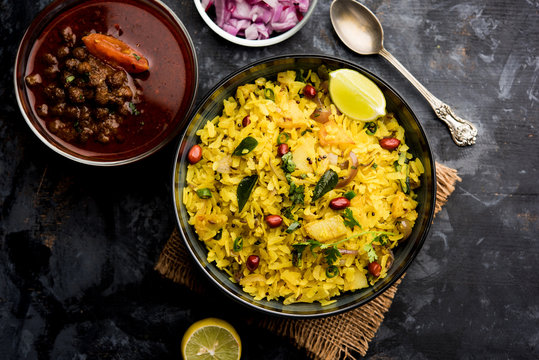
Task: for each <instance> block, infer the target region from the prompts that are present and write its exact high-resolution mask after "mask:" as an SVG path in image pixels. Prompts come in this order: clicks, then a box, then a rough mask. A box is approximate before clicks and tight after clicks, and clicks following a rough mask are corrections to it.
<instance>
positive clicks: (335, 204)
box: [329, 196, 350, 210]
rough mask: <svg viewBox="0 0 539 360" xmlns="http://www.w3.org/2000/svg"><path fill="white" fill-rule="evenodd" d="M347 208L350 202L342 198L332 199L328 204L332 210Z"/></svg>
mask: <svg viewBox="0 0 539 360" xmlns="http://www.w3.org/2000/svg"><path fill="white" fill-rule="evenodd" d="M349 206H350V200H348V199H347V198H345V197H344V196H341V197H338V198H335V199H332V200H331V201H330V202H329V207H330V208H332V209H333V210H342V209H346V208H347V207H349Z"/></svg>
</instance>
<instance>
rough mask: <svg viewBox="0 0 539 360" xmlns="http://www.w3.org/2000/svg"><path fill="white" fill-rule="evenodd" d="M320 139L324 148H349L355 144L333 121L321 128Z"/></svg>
mask: <svg viewBox="0 0 539 360" xmlns="http://www.w3.org/2000/svg"><path fill="white" fill-rule="evenodd" d="M318 137H319V139H320V145H322V146H328V145H337V146H343V145H344V146H348V145H353V144H354V140H353V139H352V138H351V137H350V136H348V134H347V133H346V131H345V130H344V129H342V128H341V127H340V126H339V125H337V123H336V122H335V121H333V120H332V121H328V122H327V123H326V124H325V125H324V126H322V127H321V128H320V131H319V132H318Z"/></svg>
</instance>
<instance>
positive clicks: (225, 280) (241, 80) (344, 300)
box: [172, 55, 436, 318]
mask: <svg viewBox="0 0 539 360" xmlns="http://www.w3.org/2000/svg"><path fill="white" fill-rule="evenodd" d="M322 64H325V65H326V66H327V67H328V68H331V69H338V68H350V69H355V70H357V71H359V72H360V73H362V74H364V75H365V76H367V77H368V78H370V79H371V80H372V81H374V82H375V83H376V84H377V85H378V86H379V87H380V89H381V90H382V92H383V93H384V95H385V97H386V103H387V111H388V112H392V113H394V114H395V116H396V117H397V119H398V120H399V123H400V124H401V125H402V126H403V127H404V129H405V132H406V143H407V145H408V146H409V147H410V152H411V153H412V154H413V155H414V156H416V157H418V158H419V159H421V161H422V162H423V164H424V167H425V173H424V174H423V175H422V179H421V184H422V185H421V187H420V188H419V189H416V193H417V195H418V197H417V201H418V203H419V205H418V207H417V212H418V218H417V221H416V224H415V226H414V229H413V232H412V235H411V236H410V237H409V238H408V240H407V241H406V242H405V243H404V244H401V245H400V246H398V247H397V248H396V249H395V250H394V255H395V262H394V265H393V266H392V267H391V269H390V270H389V271H388V274H387V276H386V277H385V278H384V279H382V280H380V281H379V282H377V283H376V284H375V285H374V286H371V287H368V288H365V289H361V290H357V291H355V292H346V293H344V294H342V295H340V296H338V297H336V298H335V300H337V301H336V302H334V303H332V304H330V305H326V306H321V305H320V304H318V303H312V304H305V303H295V304H291V305H283V303H282V302H280V301H267V300H254V299H253V297H251V296H250V295H248V294H247V293H245V292H244V291H243V290H242V289H241V287H240V285H238V284H235V283H233V282H232V281H230V280H229V275H228V274H226V273H225V272H223V271H221V270H219V269H218V268H217V267H216V266H215V264H214V263H209V262H208V261H207V258H206V255H207V250H206V247H205V245H204V243H203V242H201V241H199V240H198V237H197V234H196V233H195V231H194V229H193V228H192V226H190V225H189V224H188V220H189V215H188V213H187V211H186V209H185V206H184V205H183V202H182V192H183V188H184V187H185V186H186V180H185V177H186V174H187V165H188V161H187V152H188V150H189V149H190V148H191V147H192V146H193V145H195V144H196V143H197V142H198V139H197V135H196V131H197V130H198V129H201V128H202V127H204V125H205V123H206V121H207V120H208V119H213V118H215V117H216V116H219V115H220V114H221V112H222V110H223V100H224V99H226V98H228V97H230V96H233V95H234V94H235V92H236V88H237V87H238V86H240V85H243V84H245V83H249V82H253V81H254V80H255V79H257V78H259V77H265V78H266V79H271V78H276V75H277V73H279V72H281V71H285V70H298V69H304V70H308V69H311V70H314V71H316V69H317V68H318V67H319V66H320V65H322ZM172 188H173V197H174V205H175V209H176V217H177V221H178V225H179V229H180V232H181V234H182V237H183V239H184V241H185V244H186V245H187V248H188V249H189V251H190V253H191V255H192V256H193V258H194V259H195V261H196V263H197V264H198V266H199V267H200V270H201V271H202V272H203V273H204V274H205V275H206V276H207V277H208V278H209V279H210V280H211V282H213V283H214V284H215V285H217V287H219V288H220V289H221V290H223V291H224V292H225V293H226V294H228V295H229V296H231V297H232V298H234V299H235V300H237V301H239V302H240V303H242V304H244V305H247V306H249V307H251V308H254V309H257V310H260V311H262V312H265V313H269V314H274V315H281V316H288V317H296V318H310V317H319V316H326V315H331V314H336V313H340V312H343V311H347V310H350V309H352V308H355V307H357V306H360V305H363V304H365V303H367V302H369V301H371V300H372V299H374V298H375V297H376V296H378V295H379V294H381V293H382V292H383V291H384V290H386V289H387V288H388V287H390V286H391V285H392V284H393V283H394V282H395V281H396V280H397V279H399V278H400V277H401V276H402V274H403V273H404V271H405V270H406V268H407V267H408V266H409V265H410V264H411V262H412V261H413V260H414V258H415V257H416V255H417V253H418V252H419V250H420V249H421V246H422V245H423V242H424V241H425V238H426V236H427V233H428V230H429V227H430V224H431V221H432V216H433V211H434V203H435V199H436V196H435V194H436V175H435V167H434V161H433V158H432V154H431V151H430V148H429V144H428V141H427V138H426V136H425V132H424V131H423V129H422V128H421V125H420V124H419V121H418V120H417V117H416V116H415V115H414V113H413V112H412V110H411V109H410V107H409V106H408V105H407V104H406V102H405V101H404V99H403V98H402V97H400V96H399V95H398V94H397V93H396V92H395V90H393V89H392V88H391V87H390V86H389V85H388V84H387V83H386V82H384V81H383V80H381V79H380V78H378V77H376V76H375V75H373V74H372V73H370V72H368V71H367V70H365V69H363V68H361V67H359V66H357V65H354V64H353V63H350V62H348V61H345V60H341V59H337V58H332V57H327V56H311V55H302V56H282V57H275V58H270V59H265V60H261V61H258V62H256V63H254V64H251V65H248V66H246V67H244V68H242V69H240V70H238V71H236V72H235V73H233V74H231V75H229V76H228V77H226V78H225V79H224V80H223V81H221V82H220V83H219V84H217V86H215V88H213V90H211V91H210V93H209V94H208V95H207V96H206V97H205V98H204V99H203V100H202V102H201V105H199V107H198V108H197V109H196V111H195V112H194V113H193V115H192V117H191V119H190V122H189V125H188V127H187V129H186V130H185V132H184V134H183V136H182V137H181V140H180V144H179V146H178V151H177V154H176V158H175V162H174V174H173V183H172Z"/></svg>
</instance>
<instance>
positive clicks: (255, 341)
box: [0, 0, 539, 359]
mask: <svg viewBox="0 0 539 360" xmlns="http://www.w3.org/2000/svg"><path fill="white" fill-rule="evenodd" d="M165 2H166V3H167V4H168V5H169V6H170V7H171V8H172V9H173V10H174V11H175V12H176V13H177V14H178V16H179V17H180V19H181V20H182V21H183V22H184V24H185V26H186V27H187V29H188V31H189V33H190V35H191V37H192V38H193V41H194V43H195V45H196V50H197V54H198V60H199V64H200V88H199V93H198V99H200V98H201V97H202V96H203V94H204V93H205V92H206V91H208V90H209V89H210V88H211V87H212V86H213V85H214V84H215V83H216V82H217V81H218V80H220V79H221V78H223V77H224V76H225V75H227V74H228V73H230V72H232V71H234V70H236V69H238V68H239V67H241V66H243V65H246V64H247V63H249V62H251V61H253V60H256V59H259V58H262V57H266V56H270V55H277V54H282V53H318V54H329V55H335V56H339V57H343V58H345V59H348V60H352V61H354V62H357V63H358V64H360V65H362V66H364V67H366V68H367V69H369V70H371V71H372V72H374V73H376V74H377V75H379V76H381V77H382V78H384V79H385V80H387V81H388V82H389V83H391V84H392V85H393V86H394V87H395V89H396V90H397V91H398V92H400V93H401V95H403V96H404V97H405V98H406V99H407V100H408V102H409V104H410V105H411V107H412V108H413V110H414V111H415V112H416V113H417V115H418V117H419V119H420V122H421V123H422V125H423V126H424V127H425V130H426V132H427V135H428V138H429V140H430V143H431V146H432V150H433V152H434V154H435V157H436V159H437V161H440V162H442V163H444V164H446V165H449V166H451V167H454V168H456V169H458V170H459V173H460V175H461V176H462V179H463V181H462V183H459V184H458V186H457V189H456V191H455V193H454V194H453V196H452V197H451V198H450V201H449V203H448V204H447V205H446V206H445V207H444V209H443V210H442V212H441V213H440V214H439V215H438V216H437V218H436V219H435V222H434V225H433V226H432V228H431V231H430V235H429V237H428V238H427V241H426V243H425V246H424V247H423V249H422V250H421V253H420V254H419V256H418V257H417V259H416V261H415V262H414V263H413V264H412V266H411V267H410V269H409V271H408V275H407V277H406V278H405V280H404V281H403V283H402V285H401V286H400V289H399V291H398V292H397V295H396V298H395V302H394V304H393V306H392V307H391V309H390V311H389V313H388V314H387V317H386V320H385V321H384V323H383V325H382V326H381V328H380V330H379V331H378V333H377V335H376V338H375V339H374V341H373V342H372V344H371V348H370V350H369V353H368V356H367V357H368V358H372V359H381V358H383V359H385V358H405V359H406V358H414V359H430V358H464V359H471V358H537V357H539V349H538V343H539V301H538V297H539V275H538V265H537V264H538V260H539V245H538V235H539V221H538V212H539V205H538V200H539V199H538V196H537V195H538V190H537V185H538V183H539V181H538V177H539V173H538V165H539V143H538V140H537V137H538V135H539V134H538V130H537V126H538V125H539V122H538V115H539V114H538V109H537V105H538V102H539V88H538V84H537V78H538V75H539V51H538V45H539V2H538V1H537V0H528V1H524V0H516V1H513V0H497V1H482V0H470V1H457V0H446V1H437V0H399V1H389V0H369V1H365V2H364V3H366V5H368V6H369V7H370V8H371V9H372V10H373V11H374V12H375V13H376V14H377V15H378V16H379V18H380V20H381V22H382V24H383V26H384V29H385V45H386V47H387V48H388V50H389V51H391V52H392V53H393V54H394V55H395V56H396V57H397V58H398V59H399V60H400V61H401V62H402V63H403V64H404V65H405V66H406V67H407V68H408V69H409V70H410V71H411V72H412V73H413V74H415V75H416V76H417V78H418V79H419V80H420V81H422V82H423V84H424V85H425V86H426V87H427V88H428V89H429V90H431V91H432V92H433V93H434V94H435V95H437V96H438V97H439V98H441V99H442V100H444V101H445V102H447V103H448V104H451V105H453V107H454V109H455V110H456V111H457V113H458V114H459V115H460V116H462V117H464V118H467V119H469V120H471V121H472V122H474V123H475V124H476V125H477V127H478V129H479V136H478V141H477V145H475V146H473V147H466V148H459V147H457V146H455V145H454V144H453V142H452V140H451V139H450V137H449V134H448V131H447V129H446V127H445V125H443V124H442V123H441V122H440V121H438V120H437V119H436V118H435V116H434V114H433V112H432V110H431V109H430V107H429V105H428V104H427V102H426V101H424V100H423V99H422V98H421V96H420V95H419V93H418V92H417V91H416V90H415V89H414V88H413V87H412V86H411V85H410V84H409V83H408V82H407V81H406V80H405V79H404V78H403V77H402V76H401V75H400V74H399V73H398V72H397V71H396V70H395V69H394V68H392V67H391V65H389V64H388V63H387V62H385V61H384V60H383V59H382V58H381V57H379V56H368V57H366V56H363V57H362V56H359V55H356V54H354V53H352V52H351V51H349V50H348V49H346V48H345V47H344V46H343V45H342V44H341V43H340V42H339V40H338V38H337V37H336V34H335V33H334V31H333V29H332V27H331V25H330V21H329V4H330V1H329V0H319V3H318V6H317V8H316V10H315V13H314V15H313V17H312V18H311V19H310V21H309V23H308V24H307V25H306V26H305V27H304V28H303V29H302V30H301V31H300V32H299V33H298V34H296V35H295V36H293V37H292V38H291V39H289V40H287V41H286V42H284V43H282V44H281V45H277V46H272V47H268V48H264V49H250V48H244V47H239V46H236V45H233V44H231V43H228V42H226V41H224V40H222V39H221V38H219V37H218V36H217V35H215V34H214V33H212V32H211V30H210V29H209V28H208V27H207V26H205V24H204V23H203V21H202V19H201V18H200V16H199V15H198V13H197V12H196V10H195V8H194V5H193V3H192V1H188V0H176V1H174V0H172V1H171V0H168V1H165ZM47 3H48V1H46V0H44V1H36V2H33V1H29V0H0V64H1V69H3V70H2V71H1V72H0V136H1V141H0V149H1V152H0V208H1V212H0V221H1V224H0V226H1V227H0V358H2V359H95V358H102V359H178V358H179V357H180V353H179V348H180V346H179V342H180V340H181V337H182V335H183V332H184V331H185V329H186V328H187V327H188V326H189V325H190V324H191V323H192V322H193V321H196V320H198V319H200V318H203V317H207V316H218V317H221V318H224V319H227V320H229V321H230V322H232V323H233V324H234V326H236V328H237V329H238V331H239V333H240V336H241V338H242V340H243V343H244V352H245V356H244V358H245V359H302V358H305V354H304V353H303V352H302V351H298V350H296V349H295V348H294V347H293V346H292V345H290V344H289V343H287V341H285V340H283V339H281V338H279V337H278V336H275V335H273V334H270V333H268V332H266V331H264V330H260V329H258V328H257V327H256V326H254V325H247V324H245V323H244V322H243V321H240V320H239V318H240V317H242V316H243V315H245V312H246V311H247V310H245V309H243V308H241V307H238V306H237V305H235V304H232V303H231V302H230V301H229V300H228V299H225V298H224V297H223V296H222V295H221V294H220V293H215V294H212V295H210V296H204V297H202V296H196V295H194V294H192V293H190V292H189V291H187V290H186V289H184V288H182V287H181V286H178V285H175V284H174V283H172V282H170V281H168V280H164V279H162V278H160V276H159V275H158V274H157V273H156V272H155V271H154V270H153V266H154V264H155V262H156V260H157V257H158V254H159V252H160V250H161V249H162V247H163V245H164V243H165V241H166V240H167V238H168V236H169V234H170V233H171V232H172V229H173V228H174V226H175V223H174V218H173V209H172V204H171V201H170V200H169V197H170V193H171V189H170V182H171V181H170V178H171V169H170V166H171V162H172V156H173V152H174V150H175V149H174V146H175V145H174V144H171V145H170V146H168V147H167V148H165V149H163V150H162V151H160V152H159V153H158V154H156V155H154V156H152V157H151V158H149V159H147V160H144V161H142V162H140V163H138V164H134V165H130V166H126V167H121V168H117V169H101V168H93V167H87V166H82V165H78V164H76V163H74V162H71V161H69V160H66V159H64V158H62V157H60V156H59V155H57V154H56V153H54V152H52V151H51V150H49V149H48V148H47V147H45V146H44V145H43V144H42V143H41V142H40V141H39V140H38V139H37V138H36V137H35V136H34V134H33V133H32V132H31V131H30V129H29V128H28V126H27V125H26V123H25V122H24V120H23V118H22V116H21V115H20V113H19V110H18V108H17V105H16V102H15V99H14V94H13V87H12V67H13V61H14V57H15V52H16V47H17V45H18V42H19V40H20V39H21V37H22V34H23V32H24V30H25V29H26V27H27V26H28V25H29V23H30V21H31V20H32V19H33V17H34V16H35V15H36V14H37V12H38V11H39V10H40V9H42V8H43V7H44V6H45V5H46V4H47ZM52 242H54V245H53V246H52V248H49V247H47V246H46V245H45V244H50V243H52ZM343 336H346V334H343Z"/></svg>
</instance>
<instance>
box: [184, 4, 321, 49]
mask: <svg viewBox="0 0 539 360" xmlns="http://www.w3.org/2000/svg"><path fill="white" fill-rule="evenodd" d="M317 1H318V0H311V3H310V5H309V10H307V12H306V13H305V15H304V16H303V19H301V20H300V21H299V22H298V23H297V24H296V25H295V26H294V27H293V28H291V29H289V30H287V31H285V32H283V33H281V34H280V35H277V36H275V37H270V38H269V39H263V40H248V39H244V38H241V37H237V36H234V35H232V34H229V33H227V32H226V31H225V30H223V29H221V28H220V27H219V26H218V25H217V24H216V23H215V21H213V20H212V19H211V18H210V17H209V16H208V14H207V13H206V10H205V9H204V8H203V7H202V2H201V0H194V3H195V8H196V9H197V11H198V13H199V15H200V17H202V19H203V20H204V22H205V23H206V25H208V26H209V27H210V29H212V30H213V31H214V32H215V33H216V34H217V35H219V36H221V37H222V38H223V39H226V40H228V41H230V42H232V43H234V44H237V45H243V46H248V47H262V46H270V45H275V44H278V43H280V42H283V41H285V40H286V39H288V38H290V37H292V35H294V34H296V33H297V32H298V31H299V30H300V29H301V28H302V27H303V26H304V25H305V24H306V23H307V21H308V20H309V18H310V17H311V15H312V13H313V11H314V8H315V6H316V4H317Z"/></svg>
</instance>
